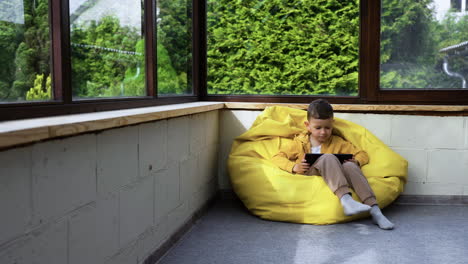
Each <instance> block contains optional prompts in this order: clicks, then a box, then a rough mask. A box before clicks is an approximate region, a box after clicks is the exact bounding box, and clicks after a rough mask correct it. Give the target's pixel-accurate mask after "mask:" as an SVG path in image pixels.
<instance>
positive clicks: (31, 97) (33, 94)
mask: <svg viewBox="0 0 468 264" xmlns="http://www.w3.org/2000/svg"><path fill="white" fill-rule="evenodd" d="M43 83H44V74H40V75H37V76H36V80H34V87H32V88H31V89H29V91H28V92H27V93H26V100H28V101H38V100H50V99H51V97H52V84H51V80H50V76H47V78H46V84H45V87H46V90H45V91H44V88H43Z"/></svg>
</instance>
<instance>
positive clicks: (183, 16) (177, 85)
mask: <svg viewBox="0 0 468 264" xmlns="http://www.w3.org/2000/svg"><path fill="white" fill-rule="evenodd" d="M191 2H192V1H191V0H160V1H158V8H159V15H158V24H157V40H158V50H157V53H158V91H159V93H160V94H190V93H192V4H191Z"/></svg>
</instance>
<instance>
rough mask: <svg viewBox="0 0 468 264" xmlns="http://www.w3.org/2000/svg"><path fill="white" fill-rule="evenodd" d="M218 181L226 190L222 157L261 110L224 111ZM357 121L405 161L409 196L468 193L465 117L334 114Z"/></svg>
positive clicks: (467, 141)
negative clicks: (406, 163)
mask: <svg viewBox="0 0 468 264" xmlns="http://www.w3.org/2000/svg"><path fill="white" fill-rule="evenodd" d="M220 113H221V124H220V134H221V137H220V140H221V143H220V158H219V167H218V177H219V179H218V182H219V185H220V188H221V189H230V188H231V186H230V183H229V178H228V174H227V171H226V162H227V158H228V155H229V152H230V149H231V144H232V142H233V140H234V138H235V137H237V136H239V135H241V134H242V133H244V132H245V131H246V130H247V129H249V128H250V126H251V125H252V123H253V122H254V120H255V118H256V117H257V116H258V115H259V114H260V113H261V112H260V111H247V110H223V111H221V112H220ZM335 116H336V117H339V118H343V119H346V120H350V121H352V122H355V123H357V124H360V125H362V126H364V127H366V128H367V129H369V131H371V132H372V133H373V134H374V135H376V136H377V137H378V138H379V139H380V140H382V141H383V142H384V143H385V144H387V145H388V146H390V147H391V148H392V149H393V150H395V151H396V152H397V153H399V154H400V155H402V156H403V157H404V158H406V159H407V160H408V162H409V167H408V184H407V185H406V187H405V190H404V194H408V195H468V117H437V116H413V115H386V114H382V115H381V114H355V113H336V114H335Z"/></svg>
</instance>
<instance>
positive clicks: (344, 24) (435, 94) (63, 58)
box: [0, 0, 468, 120]
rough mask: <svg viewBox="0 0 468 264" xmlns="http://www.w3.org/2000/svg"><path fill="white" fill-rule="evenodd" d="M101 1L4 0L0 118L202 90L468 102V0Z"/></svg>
mask: <svg viewBox="0 0 468 264" xmlns="http://www.w3.org/2000/svg"><path fill="white" fill-rule="evenodd" d="M101 2H104V1H95V0H3V1H0V62H1V65H2V67H0V120H10V119H19V118H32V117H39V116H50V115H63V114H71V113H82V112H93V111H104V110H114V109H124V108H132V107H143V106H152V105H159V104H169V103H183V102H193V101H198V100H202V101H203V100H212V101H251V102H278V103H308V102H310V101H311V100H313V99H315V98H318V97H327V99H328V100H329V101H330V102H332V103H361V104H463V105H466V104H468V88H464V87H466V84H464V83H466V80H465V79H466V75H467V74H468V68H467V67H466V65H467V62H468V61H467V58H468V57H467V56H466V54H467V53H468V49H467V46H468V42H467V41H468V39H464V37H465V36H468V34H467V33H468V32H467V28H468V26H467V24H466V23H468V18H467V17H466V16H465V13H464V10H465V9H466V6H467V5H466V2H467V0H464V1H461V2H460V8H461V10H463V12H458V13H453V12H449V10H450V4H451V2H449V1H442V0H440V1H439V0H419V1H412V0H400V1H393V0H382V1H372V0H356V1H327V0H318V1H301V0H290V1H263V0H255V1H234V0H217V1H215V0H208V1H191V0H172V1H170V0H125V2H122V1H110V2H108V3H109V4H107V5H106V6H101V5H100V3H101ZM123 3H124V4H123ZM395 3H396V4H395ZM457 3H458V2H457ZM457 3H455V2H454V4H457ZM439 4H440V5H439ZM436 6H437V7H436ZM439 7H440V8H441V10H443V12H442V11H441V12H438V10H439V9H437V8H439ZM436 11H437V12H436ZM442 13H443V14H444V15H441V14H442Z"/></svg>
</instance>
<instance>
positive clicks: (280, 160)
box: [271, 138, 299, 173]
mask: <svg viewBox="0 0 468 264" xmlns="http://www.w3.org/2000/svg"><path fill="white" fill-rule="evenodd" d="M296 145H297V142H295V141H293V140H285V139H282V138H280V149H279V152H278V153H276V154H275V155H274V156H273V157H272V158H271V161H273V163H275V164H276V165H277V166H278V167H279V168H280V169H282V170H285V171H287V172H290V173H293V168H294V165H296V162H295V160H296V159H297V156H298V155H299V153H298V150H297V146H296ZM293 160H294V161H293Z"/></svg>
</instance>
